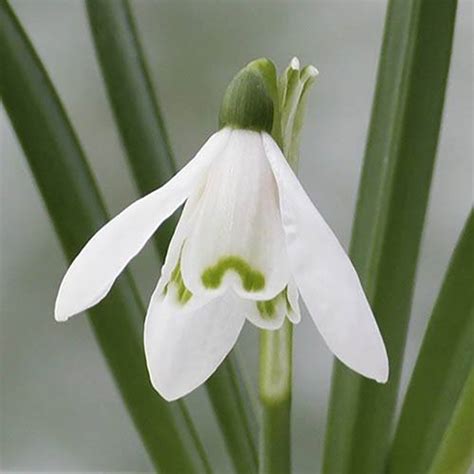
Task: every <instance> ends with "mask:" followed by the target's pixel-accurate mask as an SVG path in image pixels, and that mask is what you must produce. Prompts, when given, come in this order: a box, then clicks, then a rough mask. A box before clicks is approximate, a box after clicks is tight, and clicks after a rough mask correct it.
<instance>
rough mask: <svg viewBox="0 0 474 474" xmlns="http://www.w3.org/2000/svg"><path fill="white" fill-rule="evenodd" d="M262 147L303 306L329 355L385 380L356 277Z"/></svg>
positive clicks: (299, 191) (381, 350) (275, 158)
mask: <svg viewBox="0 0 474 474" xmlns="http://www.w3.org/2000/svg"><path fill="white" fill-rule="evenodd" d="M263 140H264V145H265V150H266V153H267V157H268V160H269V162H270V164H271V167H272V169H273V172H274V175H275V178H276V181H277V183H278V189H279V193H280V207H281V213H282V220H283V225H284V227H285V233H286V241H287V250H288V256H289V259H290V266H291V269H292V272H293V275H294V277H295V280H296V283H297V285H298V288H299V290H300V293H301V296H302V297H303V300H304V302H305V303H306V306H307V307H308V309H309V312H310V314H311V316H312V317H313V319H314V322H315V323H316V326H317V327H318V329H319V331H320V333H321V335H322V336H323V338H324V339H325V341H326V343H327V345H328V346H329V348H330V349H331V351H332V352H333V353H334V354H335V355H336V356H337V357H338V358H339V359H340V360H341V361H342V362H344V363H345V364H346V365H348V366H349V367H350V368H351V369H353V370H355V371H356V372H359V373H360V374H362V375H364V376H366V377H369V378H373V379H375V380H377V381H378V382H385V381H386V380H387V378H388V359H387V353H386V350H385V346H384V343H383V339H382V337H381V335H380V332H379V329H378V327H377V323H376V321H375V319H374V316H373V314H372V311H371V309H370V306H369V303H368V302H367V298H366V297H365V294H364V291H363V289H362V285H361V283H360V281H359V278H358V276H357V273H356V271H355V269H354V267H353V266H352V263H351V261H350V260H349V257H348V256H347V255H346V253H345V252H344V249H343V248H342V246H341V245H340V244H339V242H338V240H337V238H336V237H335V235H334V234H333V232H332V231H331V229H330V228H329V226H328V225H327V224H326V222H325V221H324V219H323V218H322V217H321V215H320V214H319V212H318V211H317V210H316V208H315V207H314V206H313V204H312V202H311V200H310V199H309V197H308V196H307V194H306V193H305V191H304V190H303V188H302V187H301V185H300V183H299V181H298V178H297V177H296V176H295V174H294V173H293V171H292V170H291V168H290V166H289V165H288V163H287V162H286V160H285V158H284V156H283V155H282V153H281V151H280V149H279V148H278V146H277V145H276V143H275V142H274V141H273V139H272V138H271V137H270V136H268V135H265V136H264V139H263Z"/></svg>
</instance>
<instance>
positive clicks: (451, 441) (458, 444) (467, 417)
mask: <svg viewBox="0 0 474 474" xmlns="http://www.w3.org/2000/svg"><path fill="white" fill-rule="evenodd" d="M473 461H474V368H473V369H471V374H470V375H469V378H468V379H467V382H466V384H465V386H464V389H463V391H462V393H461V396H460V397H459V402H458V404H457V405H456V411H455V412H454V415H453V418H452V420H451V422H450V424H449V426H448V429H447V430H446V432H445V434H444V436H443V440H442V441H441V445H440V447H439V450H438V452H437V454H436V457H435V459H434V461H433V464H432V465H431V468H430V470H429V474H467V473H468V471H469V468H470V467H472V463H473Z"/></svg>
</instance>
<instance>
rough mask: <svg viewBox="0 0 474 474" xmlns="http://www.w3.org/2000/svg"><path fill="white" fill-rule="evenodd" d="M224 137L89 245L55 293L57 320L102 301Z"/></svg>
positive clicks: (225, 134)
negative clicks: (56, 294) (56, 295)
mask: <svg viewBox="0 0 474 474" xmlns="http://www.w3.org/2000/svg"><path fill="white" fill-rule="evenodd" d="M228 137H229V131H228V130H222V131H221V132H218V133H216V134H214V135H213V136H212V137H211V138H210V139H209V140H208V141H207V142H206V144H205V145H204V146H203V147H202V148H201V150H200V151H199V152H198V153H197V155H196V156H195V158H194V159H193V160H191V161H190V162H189V163H188V164H187V165H186V166H185V167H184V168H183V169H182V170H181V171H180V172H179V173H178V174H176V176H174V177H173V178H172V179H171V180H170V181H168V182H167V183H166V184H165V185H164V186H162V187H161V188H159V189H157V190H156V191H153V192H152V193H150V194H148V195H147V196H145V197H143V198H142V199H139V200H138V201H135V202H134V203H133V204H132V205H130V206H129V207H127V208H126V209H125V210H123V211H122V212H121V213H120V214H119V215H118V216H116V217H115V218H114V219H112V220H111V221H110V222H108V223H107V224H106V225H104V226H103V227H102V228H101V229H100V230H99V231H98V232H97V233H96V234H95V235H94V236H93V237H92V238H91V239H90V240H89V242H88V243H87V244H86V246H85V247H84V248H83V249H82V251H81V252H80V253H79V255H78V256H77V257H76V259H75V260H74V261H73V263H72V264H71V266H70V267H69V269H68V271H67V273H66V275H65V276H64V279H63V281H62V283H61V286H60V288H59V293H58V297H57V299H56V307H55V317H56V319H57V320H58V321H65V320H67V319H68V318H69V317H70V316H72V315H74V314H77V313H79V312H81V311H84V310H86V309H87V308H90V307H91V306H93V305H95V304H97V303H98V302H99V301H100V300H101V299H102V298H104V297H105V295H106V294H107V293H108V292H109V290H110V288H111V287H112V285H113V283H114V281H115V279H116V278H117V277H118V275H119V274H120V273H121V272H122V270H123V269H124V268H125V266H126V265H127V264H128V262H129V261H130V260H131V259H132V258H133V257H134V256H135V255H136V254H137V253H138V252H139V251H140V250H141V249H142V248H143V246H144V245H145V243H146V242H147V240H148V239H149V238H150V237H151V236H152V234H153V233H154V232H155V231H156V229H157V228H158V227H159V226H160V224H161V223H162V222H163V221H164V220H165V219H166V218H168V217H169V216H170V215H171V214H172V213H173V212H174V211H175V210H176V208H177V207H179V206H180V205H181V204H182V203H183V201H184V200H185V199H186V198H187V197H188V196H189V195H190V193H191V192H192V191H193V189H195V187H196V184H197V183H199V182H200V180H201V179H202V178H203V177H204V176H205V174H206V172H207V170H208V168H209V165H210V163H211V162H212V160H213V159H214V157H216V156H217V155H218V154H219V152H220V151H221V150H222V148H223V147H224V146H225V143H226V142H227V139H228Z"/></svg>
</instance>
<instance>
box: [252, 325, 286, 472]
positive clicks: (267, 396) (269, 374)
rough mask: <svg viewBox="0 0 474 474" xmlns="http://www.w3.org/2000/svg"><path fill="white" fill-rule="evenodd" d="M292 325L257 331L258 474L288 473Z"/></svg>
mask: <svg viewBox="0 0 474 474" xmlns="http://www.w3.org/2000/svg"><path fill="white" fill-rule="evenodd" d="M292 337H293V325H292V323H291V322H290V321H289V320H288V319H285V322H284V323H283V326H282V327H281V328H280V329H278V330H276V331H268V330H261V331H260V380H259V388H260V401H261V404H262V427H261V433H260V464H259V472H260V474H287V473H289V472H290V471H291V449H290V446H291V430H290V411H291V372H292Z"/></svg>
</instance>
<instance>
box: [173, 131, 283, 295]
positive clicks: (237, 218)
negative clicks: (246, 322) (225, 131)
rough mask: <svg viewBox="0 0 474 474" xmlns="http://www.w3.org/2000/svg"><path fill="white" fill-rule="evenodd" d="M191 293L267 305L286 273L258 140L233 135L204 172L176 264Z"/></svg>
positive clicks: (253, 135)
mask: <svg viewBox="0 0 474 474" xmlns="http://www.w3.org/2000/svg"><path fill="white" fill-rule="evenodd" d="M181 271H182V277H183V280H184V282H185V284H186V287H188V288H189V289H190V290H191V291H192V292H193V293H203V292H217V293H221V292H224V291H225V290H226V289H227V288H232V289H233V290H234V292H235V293H237V294H238V295H240V296H242V297H244V298H249V299H255V300H268V299H271V298H273V297H274V296H275V295H277V294H278V293H280V292H281V291H282V290H283V288H285V286H286V285H287V283H288V280H289V270H288V258H287V254H286V246H285V239H284V234H283V226H282V223H281V217H280V210H279V206H278V194H277V187H276V182H275V179H274V177H273V174H272V172H271V169H270V166H269V164H268V161H267V159H266V157H265V152H264V149H263V144H262V139H261V135H260V134H259V133H257V132H252V131H243V130H233V131H232V133H231V136H230V138H229V141H228V144H227V146H226V148H225V149H224V151H223V153H222V156H220V157H218V158H217V159H216V160H215V161H214V163H213V165H212V167H211V169H210V170H209V173H208V176H207V181H206V183H205V186H204V191H203V193H202V196H201V199H200V201H199V205H198V210H197V211H196V216H195V220H194V222H193V225H192V229H191V230H190V233H189V236H188V237H187V239H186V241H185V243H184V246H183V253H182V259H181Z"/></svg>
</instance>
